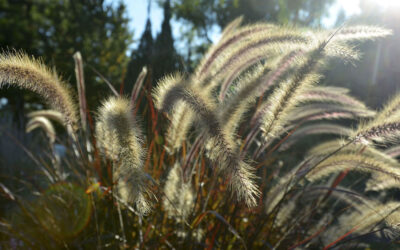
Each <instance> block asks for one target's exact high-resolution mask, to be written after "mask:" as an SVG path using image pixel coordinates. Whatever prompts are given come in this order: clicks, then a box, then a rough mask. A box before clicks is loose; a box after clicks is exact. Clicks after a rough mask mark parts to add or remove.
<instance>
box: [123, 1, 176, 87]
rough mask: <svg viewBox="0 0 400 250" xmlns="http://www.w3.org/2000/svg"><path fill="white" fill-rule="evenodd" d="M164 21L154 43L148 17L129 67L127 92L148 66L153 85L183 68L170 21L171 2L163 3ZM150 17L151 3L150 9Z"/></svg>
mask: <svg viewBox="0 0 400 250" xmlns="http://www.w3.org/2000/svg"><path fill="white" fill-rule="evenodd" d="M163 9H164V20H163V22H162V25H161V32H160V33H159V34H158V35H157V38H156V39H155V41H154V42H153V37H152V33H151V21H150V19H149V17H148V19H147V22H146V28H145V30H144V32H143V34H142V36H141V38H140V43H139V46H138V49H137V50H135V51H133V52H132V55H131V60H130V62H129V65H128V73H127V78H126V81H125V83H126V87H127V88H126V89H127V92H128V91H130V90H131V89H132V84H134V83H135V80H136V78H137V76H138V75H139V73H140V71H141V69H142V67H144V66H147V68H148V70H149V72H150V73H149V74H148V75H149V76H150V77H151V79H150V81H151V82H152V85H155V84H156V82H157V81H158V80H159V79H160V78H161V77H163V76H164V75H166V74H168V73H172V72H174V71H176V70H179V69H181V68H182V63H181V58H180V56H179V54H178V53H177V52H176V50H175V47H174V38H173V36H172V29H171V24H170V20H171V17H172V14H171V6H170V0H166V1H165V2H164V3H163ZM147 11H148V16H150V2H149V7H148V10H147Z"/></svg>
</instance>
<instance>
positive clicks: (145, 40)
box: [124, 3, 154, 93]
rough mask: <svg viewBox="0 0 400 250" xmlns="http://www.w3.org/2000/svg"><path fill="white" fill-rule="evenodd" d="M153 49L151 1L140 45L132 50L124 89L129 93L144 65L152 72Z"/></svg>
mask: <svg viewBox="0 0 400 250" xmlns="http://www.w3.org/2000/svg"><path fill="white" fill-rule="evenodd" d="M153 50H154V41H153V35H152V30H151V20H150V3H149V5H148V7H147V21H146V28H145V30H144V32H143V34H142V36H141V37H140V42H139V46H138V48H137V49H136V50H134V51H132V53H131V57H130V60H129V63H128V67H127V74H126V78H125V84H124V86H125V87H124V89H125V90H126V92H127V93H130V91H131V90H132V88H133V84H134V83H135V80H136V78H137V77H138V75H139V74H140V71H141V70H142V67H144V66H146V67H147V68H148V71H149V72H150V74H149V75H150V76H151V75H152V74H151V70H152V63H153Z"/></svg>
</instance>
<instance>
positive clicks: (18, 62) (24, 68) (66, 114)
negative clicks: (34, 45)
mask: <svg viewBox="0 0 400 250" xmlns="http://www.w3.org/2000/svg"><path fill="white" fill-rule="evenodd" d="M7 84H9V85H11V86H16V87H18V88H21V89H27V90H30V91H32V92H35V93H36V94H39V95H40V96H41V97H43V98H44V99H45V100H46V101H47V103H48V104H50V105H51V106H52V107H53V108H54V109H55V110H57V111H59V112H60V113H62V114H63V121H64V123H65V124H68V125H70V126H72V127H73V128H74V129H77V126H78V118H77V117H78V116H77V114H76V107H75V104H74V102H73V99H72V97H71V96H72V95H71V93H70V90H69V88H68V87H67V85H66V84H65V83H63V82H62V80H60V78H59V77H58V76H57V74H56V73H55V72H54V71H51V70H50V69H48V68H47V67H45V66H44V65H43V64H42V62H41V61H40V60H35V59H32V58H30V57H28V56H27V55H25V54H23V53H3V54H1V55H0V87H2V86H4V85H7Z"/></svg>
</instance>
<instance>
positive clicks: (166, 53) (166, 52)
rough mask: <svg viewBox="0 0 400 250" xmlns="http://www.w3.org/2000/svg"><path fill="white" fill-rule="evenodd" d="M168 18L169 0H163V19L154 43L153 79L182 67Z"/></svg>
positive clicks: (169, 16)
mask: <svg viewBox="0 0 400 250" xmlns="http://www.w3.org/2000/svg"><path fill="white" fill-rule="evenodd" d="M170 20H171V6H170V0H166V1H165V2H164V20H163V23H162V26H161V32H160V33H159V34H158V35H157V38H156V42H155V44H154V64H153V72H154V73H153V76H154V79H155V80H159V79H160V78H161V77H162V76H163V75H165V73H171V72H174V71H176V70H178V69H180V68H181V67H182V66H181V65H182V64H181V62H180V57H179V56H178V53H177V52H176V50H175V47H174V39H173V37H172V30H171V24H170Z"/></svg>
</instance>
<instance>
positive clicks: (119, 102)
mask: <svg viewBox="0 0 400 250" xmlns="http://www.w3.org/2000/svg"><path fill="white" fill-rule="evenodd" d="M96 138H97V140H98V143H99V146H100V148H101V149H102V152H103V153H104V154H105V155H106V156H108V157H109V158H110V159H112V160H113V162H114V164H113V168H114V169H113V179H114V183H116V184H117V185H116V189H117V192H118V194H119V195H120V196H121V198H122V199H123V200H125V201H127V202H133V203H135V204H136V208H137V210H138V212H139V213H140V214H142V215H144V214H147V213H148V212H149V211H150V206H151V204H150V202H149V201H148V200H147V199H146V197H145V196H146V194H148V193H149V191H148V188H147V184H146V181H145V180H146V174H145V172H144V171H143V157H144V152H145V150H144V148H143V146H142V144H143V139H142V134H141V132H140V129H139V127H138V124H137V122H136V119H135V117H134V115H133V111H132V106H131V105H130V102H129V100H128V99H126V98H122V97H111V98H109V99H108V100H106V101H105V102H103V105H102V106H101V107H100V109H99V111H98V120H97V124H96Z"/></svg>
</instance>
